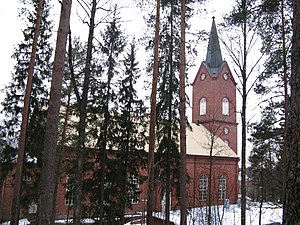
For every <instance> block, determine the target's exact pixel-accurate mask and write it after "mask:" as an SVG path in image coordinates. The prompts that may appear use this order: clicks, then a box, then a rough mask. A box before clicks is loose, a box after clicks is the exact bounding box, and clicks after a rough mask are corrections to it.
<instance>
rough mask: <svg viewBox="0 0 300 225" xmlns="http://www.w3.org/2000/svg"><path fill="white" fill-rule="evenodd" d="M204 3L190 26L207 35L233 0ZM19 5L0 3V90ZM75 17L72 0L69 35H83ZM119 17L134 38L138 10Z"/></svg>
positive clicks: (13, 0) (17, 37) (7, 73)
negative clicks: (214, 19) (204, 10)
mask: <svg viewBox="0 0 300 225" xmlns="http://www.w3.org/2000/svg"><path fill="white" fill-rule="evenodd" d="M120 2H121V4H125V2H126V4H128V2H131V0H127V1H120ZM206 2H207V3H206V6H207V9H206V13H202V14H201V16H199V17H198V19H197V20H195V22H194V23H192V27H194V29H198V30H200V29H205V30H206V31H208V32H209V30H210V27H211V21H212V17H213V16H215V17H216V23H219V22H221V18H222V15H223V14H224V13H227V12H228V11H229V10H230V4H231V5H232V4H233V0H221V1H220V0H207V1H206ZM52 4H53V5H54V8H53V12H52V14H53V20H56V21H58V18H59V13H60V7H59V2H58V0H52ZM132 4H134V3H132ZM20 6H21V5H20V3H19V0H1V1H0V21H1V22H0V24H1V27H0V29H1V35H0V65H1V79H0V89H3V87H4V85H5V84H7V83H8V82H9V81H10V79H11V72H12V71H13V65H14V63H15V62H14V60H13V59H11V55H12V54H13V48H14V46H15V45H17V44H18V43H20V41H21V40H22V38H23V37H22V33H21V30H22V28H24V26H25V24H24V21H21V19H20V17H18V13H19V8H20ZM77 14H78V8H77V7H76V0H73V7H72V19H71V29H72V33H73V34H74V33H75V34H76V35H79V34H82V33H84V32H87V29H85V28H84V26H82V24H81V23H80V22H78V21H79V20H78V16H77ZM122 14H123V15H124V20H126V22H125V23H124V25H122V27H123V29H124V28H126V33H127V34H129V35H131V36H133V35H135V34H136V33H137V34H140V33H141V32H140V31H141V29H142V27H143V24H144V21H143V20H142V16H141V12H140V11H139V9H136V8H134V7H133V8H131V9H128V8H127V9H126V10H125V9H124V10H123V11H122V12H121V16H122ZM125 16H126V18H125ZM122 17H123V16H122ZM122 19H123V18H122ZM54 38H56V35H54ZM207 44H208V43H206V42H205V43H203V45H202V46H199V49H198V52H200V53H201V52H202V55H201V54H200V55H199V61H198V62H199V63H196V64H197V66H196V67H195V68H194V69H193V70H191V72H190V74H189V79H190V80H193V79H194V76H195V75H196V74H195V73H196V72H197V69H198V67H199V66H200V63H201V62H202V60H203V59H204V57H205V54H206V47H207ZM223 57H224V53H223ZM189 91H190V90H187V93H188V92H189ZM188 94H189V93H188ZM189 95H190V94H189ZM190 98H191V96H190ZM2 101H3V94H2V93H0V102H2ZM0 109H1V106H0Z"/></svg>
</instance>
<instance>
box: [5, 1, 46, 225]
mask: <svg viewBox="0 0 300 225" xmlns="http://www.w3.org/2000/svg"><path fill="white" fill-rule="evenodd" d="M43 4H44V1H43V0H40V1H39V6H38V10H37V16H36V25H35V30H34V37H33V43H32V51H31V56H30V62H29V68H28V78H27V85H26V90H25V96H24V107H23V112H22V123H21V132H20V138H19V151H18V158H17V166H16V174H15V182H14V192H13V198H12V207H11V217H10V221H11V222H10V223H11V224H12V225H17V224H19V212H20V197H21V187H22V174H23V164H24V155H25V148H26V131H27V123H28V117H29V115H28V114H29V105H30V94H31V88H32V79H33V71H34V65H35V57H36V50H37V42H38V37H39V32H40V25H41V19H42V10H43Z"/></svg>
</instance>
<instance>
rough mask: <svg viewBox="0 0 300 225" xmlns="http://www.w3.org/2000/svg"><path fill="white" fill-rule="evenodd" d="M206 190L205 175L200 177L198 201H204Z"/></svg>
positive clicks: (206, 180)
mask: <svg viewBox="0 0 300 225" xmlns="http://www.w3.org/2000/svg"><path fill="white" fill-rule="evenodd" d="M207 190H208V178H207V176H206V175H201V176H200V196H199V197H200V201H206V199H207Z"/></svg>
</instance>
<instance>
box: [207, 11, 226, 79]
mask: <svg viewBox="0 0 300 225" xmlns="http://www.w3.org/2000/svg"><path fill="white" fill-rule="evenodd" d="M223 63H224V61H223V59H222V53H221V48H220V43H219V38H218V33H217V28H216V23H215V17H213V21H212V25H211V30H210V36H209V42H208V47H207V53H206V60H205V65H206V67H207V68H208V69H209V72H210V75H211V76H214V77H215V76H217V75H218V72H219V70H220V68H221V67H222V65H223Z"/></svg>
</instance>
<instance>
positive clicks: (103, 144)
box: [88, 7, 126, 224]
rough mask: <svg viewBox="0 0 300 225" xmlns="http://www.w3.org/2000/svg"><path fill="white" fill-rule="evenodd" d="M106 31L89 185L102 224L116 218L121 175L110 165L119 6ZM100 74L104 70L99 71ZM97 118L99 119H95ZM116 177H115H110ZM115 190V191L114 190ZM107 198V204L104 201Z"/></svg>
mask: <svg viewBox="0 0 300 225" xmlns="http://www.w3.org/2000/svg"><path fill="white" fill-rule="evenodd" d="M111 20H112V21H111V22H109V24H108V25H107V27H106V29H105V31H104V32H103V33H101V36H102V38H103V44H102V45H101V50H102V63H103V64H102V65H101V77H100V76H99V77H98V78H97V77H95V76H94V77H93V80H92V82H91V93H92V94H91V98H90V106H89V110H91V112H94V114H93V116H92V115H91V117H90V118H88V119H91V120H88V123H89V128H90V132H89V133H90V134H91V135H94V138H95V139H97V143H96V145H95V147H96V148H97V149H99V151H98V153H97V159H96V162H97V163H98V165H99V167H98V168H97V167H95V168H94V171H93V179H94V180H90V181H89V182H91V183H90V184H89V185H88V186H89V188H90V192H91V193H90V195H91V199H92V201H93V203H94V204H95V206H96V207H95V208H94V209H93V210H94V216H96V217H98V218H99V220H100V221H99V222H100V224H103V222H104V215H107V216H109V217H110V218H114V216H115V212H114V211H111V210H113V207H114V205H113V204H112V200H113V198H112V196H113V194H114V193H112V192H113V189H112V187H113V186H114V182H115V179H116V178H117V177H115V176H110V175H111V174H110V172H116V171H115V170H114V169H113V168H109V166H114V163H113V162H112V163H111V161H110V158H111V157H113V156H111V152H113V150H114V147H115V140H116V139H115V135H117V133H118V131H117V130H116V118H115V116H116V114H117V105H118V104H117V90H118V84H119V80H120V77H119V74H120V56H121V54H122V53H123V51H124V47H125V43H126V41H125V37H124V35H123V32H122V30H121V28H120V24H119V20H120V19H119V18H118V15H117V11H116V7H115V9H114V13H113V15H112V19H111ZM99 75H100V74H99ZM95 119H97V121H95ZM110 179H113V180H110ZM110 191H111V192H110ZM104 202H105V204H104Z"/></svg>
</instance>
